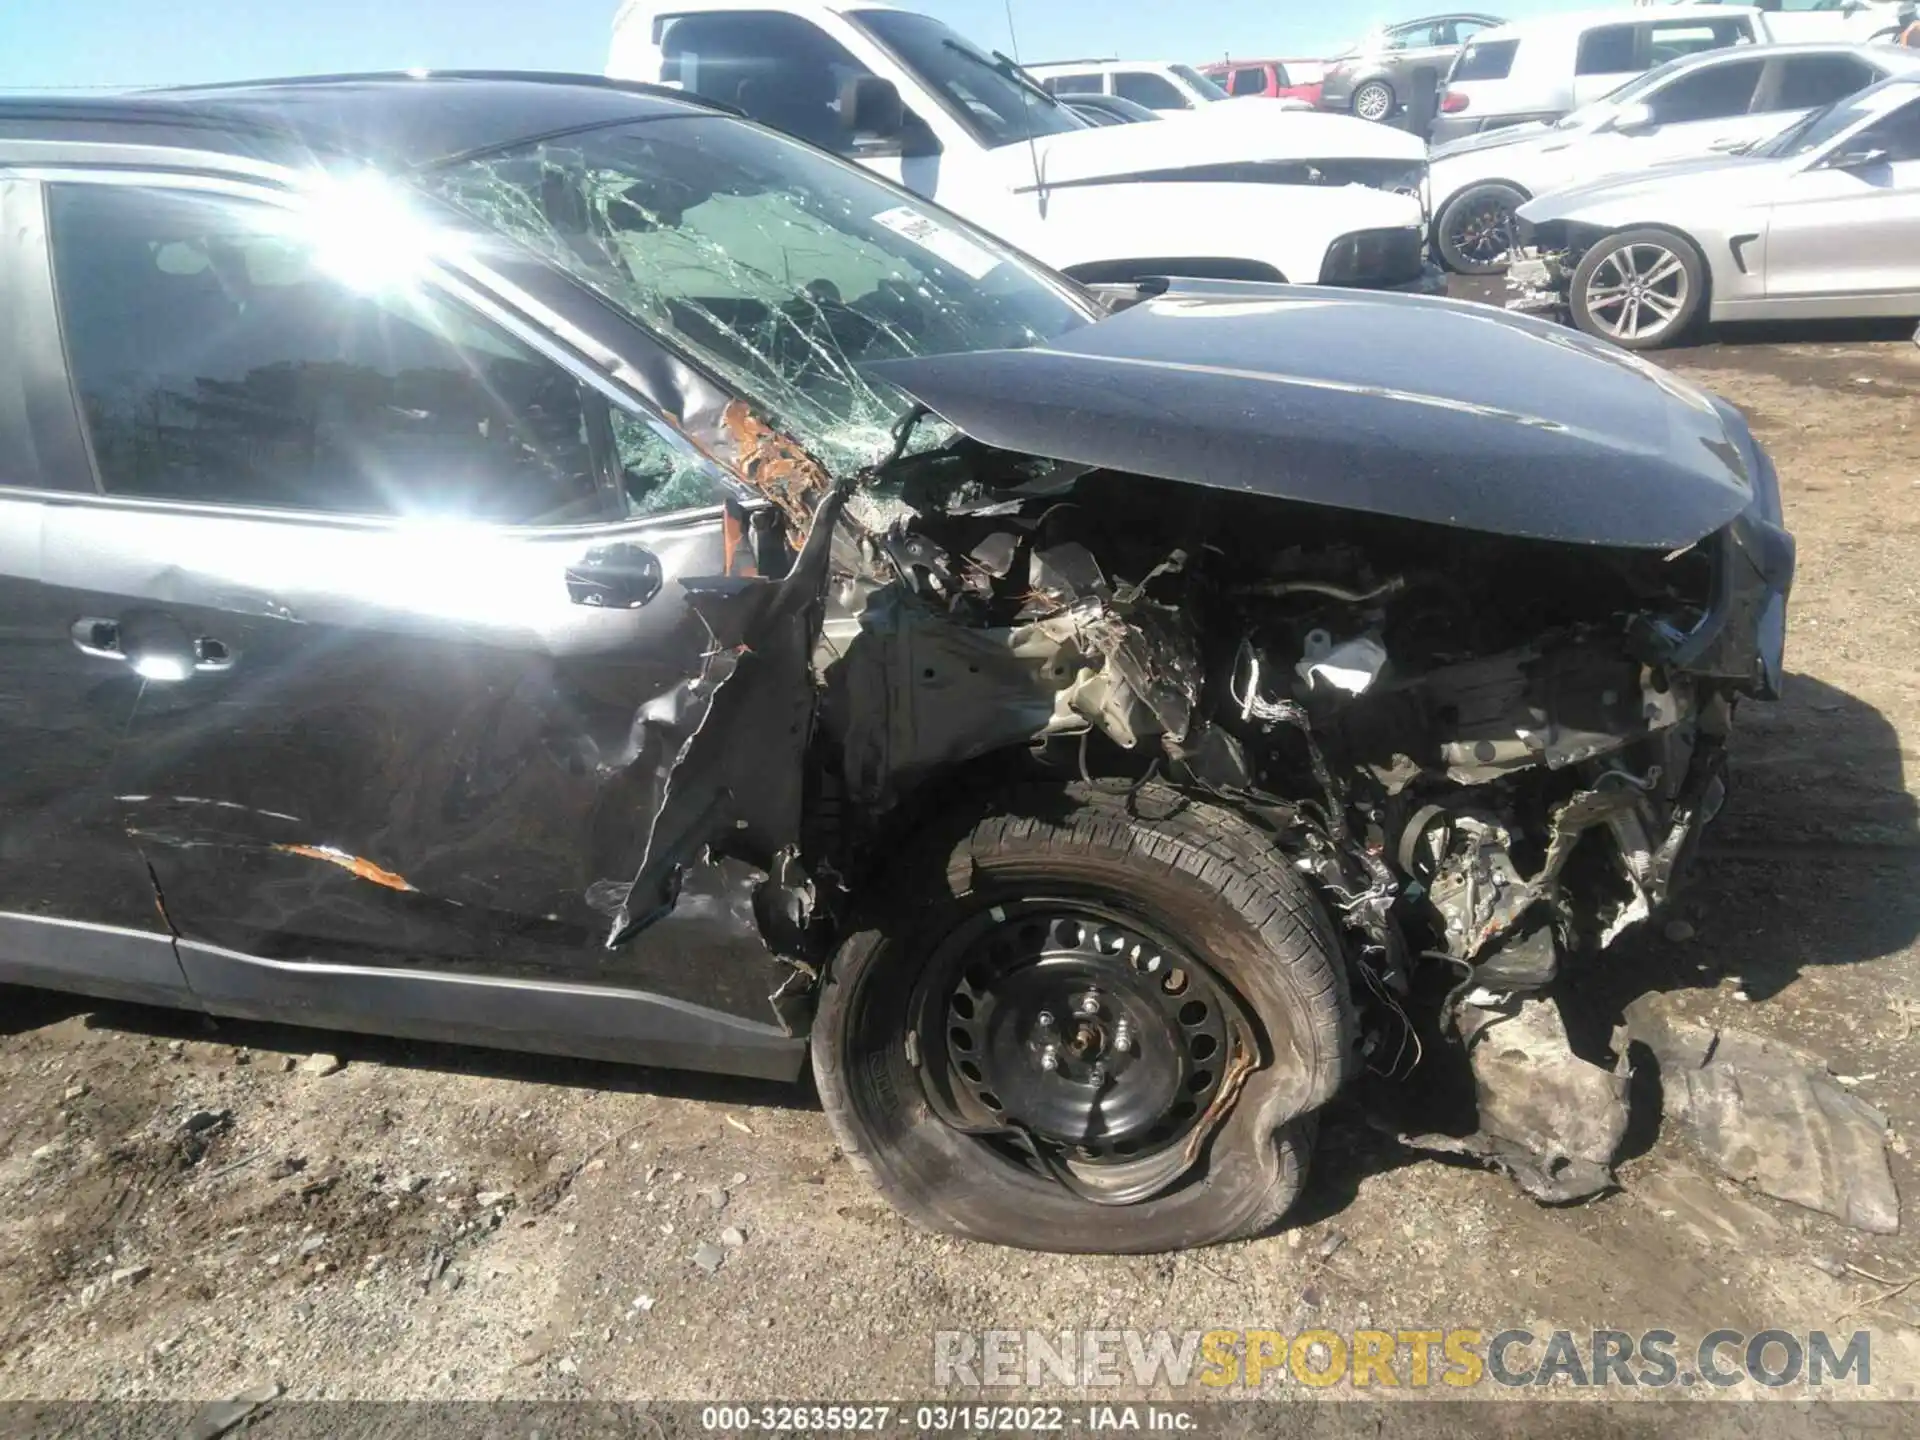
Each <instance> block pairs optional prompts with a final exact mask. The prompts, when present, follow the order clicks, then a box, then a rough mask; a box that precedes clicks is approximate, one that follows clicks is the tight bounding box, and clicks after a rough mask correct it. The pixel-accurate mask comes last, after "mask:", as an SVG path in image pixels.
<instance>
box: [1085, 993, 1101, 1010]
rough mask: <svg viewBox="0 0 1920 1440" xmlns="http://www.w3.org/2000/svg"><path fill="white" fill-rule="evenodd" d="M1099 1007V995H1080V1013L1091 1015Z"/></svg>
mask: <svg viewBox="0 0 1920 1440" xmlns="http://www.w3.org/2000/svg"><path fill="white" fill-rule="evenodd" d="M1099 1009H1100V997H1099V996H1098V995H1092V994H1088V995H1082V996H1081V997H1080V1013H1081V1014H1082V1015H1092V1014H1094V1013H1095V1012H1097V1011H1098V1010H1099Z"/></svg>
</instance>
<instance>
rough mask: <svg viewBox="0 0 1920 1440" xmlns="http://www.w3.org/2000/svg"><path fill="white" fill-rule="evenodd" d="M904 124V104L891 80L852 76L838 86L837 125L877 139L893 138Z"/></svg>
mask: <svg viewBox="0 0 1920 1440" xmlns="http://www.w3.org/2000/svg"><path fill="white" fill-rule="evenodd" d="M906 125H907V107H906V104H905V102H903V101H902V100H901V99H900V92H899V91H898V90H896V89H895V88H894V84H893V82H892V81H891V80H883V79H881V78H880V77H879V76H878V75H855V76H853V77H852V78H851V79H849V80H847V81H846V82H845V83H844V84H842V85H841V87H840V128H841V129H843V130H845V131H847V132H848V133H850V134H853V135H869V136H872V137H873V138H875V139H878V140H892V139H896V138H897V137H898V136H899V134H900V132H901V131H902V130H904V129H905V128H906Z"/></svg>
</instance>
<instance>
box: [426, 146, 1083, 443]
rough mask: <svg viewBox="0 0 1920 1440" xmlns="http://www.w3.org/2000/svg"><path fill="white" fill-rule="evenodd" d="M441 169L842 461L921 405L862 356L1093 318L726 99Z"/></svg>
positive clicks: (985, 342)
mask: <svg viewBox="0 0 1920 1440" xmlns="http://www.w3.org/2000/svg"><path fill="white" fill-rule="evenodd" d="M429 183H431V184H433V185H434V186H435V188H436V189H437V190H438V192H439V193H441V194H442V195H443V196H444V197H445V198H447V199H449V200H450V201H452V202H453V203H454V204H456V205H458V206H460V207H461V208H462V209H464V210H466V211H467V212H468V213H469V214H471V215H473V216H474V217H476V218H477V219H479V220H480V221H482V222H483V223H485V224H486V225H488V226H490V227H491V228H493V229H495V230H498V231H501V232H503V233H505V234H507V235H509V236H511V237H513V238H514V239H515V240H517V241H519V242H521V243H522V244H524V245H526V246H528V247H529V248H531V249H532V250H534V251H536V252H537V253H539V254H540V255H541V256H543V257H544V258H546V259H548V260H550V261H552V262H553V263H554V264H556V265H558V266H560V267H561V268H562V269H564V270H566V271H567V272H569V273H570V274H572V275H573V276H574V277H575V278H577V279H578V280H580V281H581V282H583V283H584V284H586V285H588V286H590V287H591V288H593V289H594V290H596V291H598V292H599V293H600V294H601V295H603V296H604V297H606V298H607V299H608V300H610V301H611V302H613V304H615V305H616V306H618V307H619V308H621V309H622V310H625V311H627V312H628V313H630V314H632V315H633V316H635V317H636V318H637V319H639V320H640V321H642V322H643V323H645V324H646V325H648V326H650V327H651V328H653V329H655V330H657V331H659V332H661V333H662V334H663V335H665V336H666V337H667V338H668V339H669V340H671V341H672V342H674V343H676V344H677V345H678V346H679V347H680V348H681V349H683V350H684V351H686V352H688V353H689V354H690V355H692V356H693V358H695V359H696V360H698V361H700V362H702V363H703V364H704V365H705V366H706V367H707V368H709V369H711V370H712V371H713V372H714V373H715V374H717V375H718V376H720V377H721V378H723V379H724V380H726V381H728V382H730V383H731V384H732V385H734V386H735V387H737V388H738V389H739V390H740V391H741V392H742V393H743V394H744V395H746V396H747V397H748V398H749V399H751V400H753V401H754V402H755V403H756V404H757V405H758V406H759V408H760V409H761V410H762V411H763V412H764V413H765V414H766V415H768V416H769V417H770V418H771V419H773V420H774V421H775V422H776V423H778V424H779V425H781V426H782V427H783V428H784V429H786V430H787V431H788V432H790V433H791V434H792V435H794V436H795V437H796V438H798V439H799V440H800V441H801V442H802V443H804V444H805V445H806V446H807V447H808V448H809V449H810V450H812V451H813V453H814V454H815V455H816V456H818V457H819V458H820V459H821V460H822V461H823V462H824V463H825V464H827V465H828V466H829V467H830V468H832V469H834V470H852V469H857V468H859V467H860V466H863V465H868V464H872V463H873V462H874V461H876V460H878V459H880V458H882V457H884V455H885V454H886V453H887V451H888V449H889V448H890V447H891V445H892V443H893V442H892V432H893V429H894V427H895V425H896V424H897V423H898V422H899V420H900V418H901V417H902V416H903V415H905V414H906V412H907V411H908V410H909V409H910V408H911V402H910V401H909V400H908V399H907V398H906V397H905V396H904V395H902V394H901V393H900V392H899V391H898V390H896V389H894V388H893V387H892V386H890V385H887V384H886V383H884V382H882V381H880V380H877V379H873V378H869V377H868V376H866V375H865V374H863V373H862V371H861V367H862V366H863V365H865V364H867V363H869V362H872V361H878V360H886V359H893V358H897V357H901V356H909V355H931V354H940V353H945V352H953V351H971V350H996V349H1017V348H1020V347H1023V346H1028V345H1033V344H1036V343H1038V342H1041V341H1045V340H1049V339H1052V338H1053V337H1055V336H1058V335H1060V334H1062V333H1064V332H1066V331H1068V330H1071V329H1074V328H1076V327H1078V326H1080V325H1083V324H1085V323H1087V322H1088V321H1089V320H1090V319H1091V318H1092V317H1093V312H1092V310H1091V309H1090V308H1089V307H1088V306H1087V305H1086V303H1085V302H1084V301H1083V299H1082V298H1081V297H1080V296H1078V295H1077V294H1076V293H1075V292H1074V291H1072V290H1071V289H1069V288H1068V287H1066V286H1065V285H1063V284H1061V283H1060V282H1058V281H1057V280H1055V279H1054V278H1053V277H1051V276H1049V275H1048V274H1047V273H1046V272H1044V271H1041V270H1038V269H1036V268H1034V267H1033V266H1032V265H1030V264H1029V263H1027V262H1025V261H1023V260H1021V259H1020V258H1018V257H1017V256H1015V255H1014V254H1012V253H1011V252H1010V251H1008V250H1007V249H1005V248H1004V247H1003V246H1001V245H1000V244H999V243H998V242H997V241H995V240H993V239H992V238H991V237H989V236H987V235H984V234H982V233H981V232H979V231H977V230H974V229H972V228H970V227H969V226H967V225H966V224H965V223H964V222H963V221H960V220H957V219H955V218H954V217H953V216H950V215H946V214H944V213H942V212H939V211H936V210H934V209H932V208H931V207H929V206H926V205H923V204H920V203H919V202H917V201H915V200H914V199H913V198H912V197H910V196H908V195H906V194H904V193H903V192H900V191H897V190H894V189H892V188H890V187H888V186H885V185H883V184H881V183H880V182H879V181H877V180H875V179H873V178H872V177H870V176H868V175H867V174H866V173H865V172H864V171H862V170H859V169H857V168H856V167H854V166H851V165H848V164H845V163H843V162H841V161H838V160H835V159H833V158H832V157H830V156H827V155H823V154H822V153H820V152H819V151H817V150H814V149H812V148H810V147H808V146H805V145H801V144H798V143H796V142H794V141H791V140H788V139H787V138H785V137H784V136H778V135H775V134H772V133H770V132H768V131H766V130H763V129H761V128H759V127H757V126H752V125H748V124H745V123H742V122H740V121H737V120H733V119H731V118H727V117H723V116H718V115H713V116H695V115H688V116H670V117H664V118H661V119H655V120H646V121H636V122H631V123H628V124H624V125H619V126H615V127H611V128H607V129H601V130H593V131H588V132H586V133H583V134H573V135H568V136H564V137H559V138H555V139H549V140H542V141H536V142H532V143H530V144H527V145H525V146H523V147H519V148H516V149H513V150H510V151H504V152H498V153H495V154H492V155H488V156H484V157H481V158H478V159H470V160H462V161H459V162H456V163H454V164H453V165H450V166H448V167H446V168H445V169H443V170H441V171H439V172H437V173H436V174H435V175H434V176H432V177H430V182H429Z"/></svg>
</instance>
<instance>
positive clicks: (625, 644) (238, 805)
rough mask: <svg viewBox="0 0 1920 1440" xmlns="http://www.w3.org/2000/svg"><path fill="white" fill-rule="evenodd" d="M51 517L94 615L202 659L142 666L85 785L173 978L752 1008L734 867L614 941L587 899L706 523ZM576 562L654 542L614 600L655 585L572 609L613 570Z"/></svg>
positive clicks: (646, 764)
mask: <svg viewBox="0 0 1920 1440" xmlns="http://www.w3.org/2000/svg"><path fill="white" fill-rule="evenodd" d="M56 520H57V522H58V523H59V524H61V526H62V527H63V529H64V531H65V533H63V534H61V535H60V536H58V537H57V543H56V544H55V545H54V546H52V547H51V548H53V549H54V550H55V552H56V553H58V554H60V555H62V556H63V557H66V560H67V563H69V564H70V565H71V566H72V567H73V569H74V570H75V571H76V572H78V571H80V570H81V569H84V570H85V571H86V572H87V573H88V574H89V575H91V576H93V577H95V578H94V580H93V581H92V583H91V584H87V583H86V582H83V581H82V580H81V579H80V577H79V575H78V573H76V574H75V575H73V576H72V577H70V580H69V588H70V589H71V590H73V591H74V592H76V593H77V594H79V595H80V597H81V603H82V604H83V605H84V606H85V607H86V608H87V609H88V610H89V611H90V612H92V613H96V614H99V615H101V616H103V617H116V616H117V617H123V618H124V617H128V616H135V615H147V616H154V617H158V619H159V623H164V624H165V625H168V626H171V627H173V628H174V629H175V630H176V631H177V632H178V633H179V634H181V635H184V636H185V637H186V640H187V643H189V644H190V645H192V646H193V647H195V650H196V652H197V654H198V655H199V656H201V657H202V658H200V659H199V660H198V661H197V663H195V664H193V665H192V667H191V668H190V669H189V670H188V671H187V673H185V674H184V675H182V676H180V677H179V678H177V679H176V678H163V679H160V680H150V681H148V683H147V684H146V685H145V687H144V690H143V692H142V694H141V696H140V699H139V703H138V705H137V707H136V708H135V710H134V713H133V716H132V719H131V722H130V724H129V726H128V730H127V735H126V740H125V743H123V744H122V746H121V747H120V748H119V751H118V757H117V759H116V761H115V764H114V767H113V774H112V777H111V784H110V789H111V792H112V796H113V799H114V802H115V804H116V805H117V807H118V811H119V816H118V818H119V820H120V822H121V823H122V824H124V825H125V827H126V828H127V829H128V830H129V831H130V832H131V833H132V835H133V837H134V839H135V841H136V842H137V844H138V845H139V847H140V849H141V852H142V853H143V854H144V855H145V857H146V859H147V861H148V863H149V864H150V865H151V867H152V869H153V873H154V875H155V877H156V878H157V880H158V882H159V887H160V892H161V894H162V895H163V896H164V898H165V904H166V908H167V914H168V916H169V918H170V919H171V921H172V924H173V926H174V928H175V929H176V931H177V932H178V934H179V935H180V936H181V938H182V939H183V940H184V941H186V942H189V944H188V945H187V946H186V947H185V949H184V951H183V954H184V956H185V958H186V960H187V962H188V966H189V970H190V972H191V973H193V974H194V975H195V980H196V985H201V986H203V985H205V984H206V983H207V980H206V977H207V976H208V974H209V973H210V972H209V968H208V966H207V965H206V964H205V963H201V964H199V965H196V963H195V957H196V949H197V947H199V946H211V947H216V948H218V949H220V950H225V951H231V952H235V953H236V954H237V955H239V956H244V957H250V958H252V959H254V960H259V961H265V962H275V963H279V964H288V963H291V964H296V965H302V964H312V963H317V964H334V965H342V964H344V965H358V966H381V967H402V968H426V969H447V970H457V971H465V972H475V973H484V974H495V975H502V976H518V977H524V978H534V979H540V978H545V979H566V980H575V981H591V982H595V983H607V984H617V985H622V986H634V987H638V988H646V989H657V990H661V991H663V992H664V993H667V994H671V995H676V996H678V997H679V998H681V999H685V1000H689V1001H692V1002H694V1003H699V1004H706V1005H715V1006H718V1007H720V1008H729V1009H733V1010H735V1012H736V1013H741V1014H747V1015H751V1016H753V1017H755V1018H759V1019H763V1020H764V1019H767V1018H770V1017H769V1012H768V1010H767V1007H766V1000H765V996H766V993H767V991H768V989H769V988H771V981H770V979H769V976H770V975H771V973H772V967H771V965H770V963H768V962H767V961H766V956H765V950H764V947H763V946H761V944H760V942H759V939H758V935H757V932H756V931H755V929H754V927H753V922H752V916H751V911H750V908H749V896H750V891H749V885H748V876H747V874H746V872H745V871H744V870H742V871H740V872H738V873H737V874H735V876H734V880H735V883H733V884H731V885H729V884H728V883H727V874H726V872H724V871H719V870H714V871H705V872H702V874H701V875H699V876H696V877H694V881H693V885H692V887H691V888H692V890H693V897H692V901H691V903H687V904H683V905H682V906H680V907H677V909H676V912H675V913H674V914H673V915H671V916H669V917H668V918H667V920H666V921H665V922H663V923H662V924H660V925H657V926H655V927H653V928H652V929H650V930H643V931H641V932H640V933H639V934H638V935H636V936H635V937H634V939H633V941H632V943H630V944H628V945H626V946H624V947H622V948H621V949H620V950H618V951H609V950H607V948H606V946H605V941H606V939H607V937H608V935H609V933H610V928H611V921H610V919H609V917H608V916H607V915H605V914H602V913H601V912H599V911H597V910H595V909H594V908H593V907H592V906H591V905H590V904H589V903H588V896H589V892H590V891H591V890H592V889H593V887H594V886H595V884H596V882H618V881H624V880H628V879H631V877H632V876H633V874H634V873H635V871H636V870H637V868H638V866H639V864H640V860H641V857H642V854H643V852H644V849H645V846H646V842H647V838H648V830H649V827H650V825H651V822H652V819H653V816H654V814H655V812H656V810H657V809H658V807H659V805H660V803H661V799H662V794H661V791H662V780H663V776H664V773H665V771H666V768H667V767H668V765H669V764H670V761H671V758H672V754H673V752H674V751H675V750H676V748H677V747H678V745H679V744H681V743H683V742H684V738H685V737H684V735H683V734H681V733H680V730H679V728H678V727H679V726H680V725H683V724H684V723H685V721H686V714H685V712H686V706H685V697H684V693H683V686H684V685H685V683H686V682H687V681H689V680H691V679H694V678H696V677H698V676H699V675H700V674H701V673H702V672H703V670H704V669H705V668H706V666H707V664H708V651H709V640H708V632H707V630H706V628H705V627H704V625H703V624H702V623H701V622H700V620H699V619H698V618H697V617H696V616H694V615H693V614H692V613H691V612H690V611H689V610H688V608H687V604H686V599H685V595H684V592H683V590H682V586H681V584H680V581H681V580H682V579H684V578H686V577H689V576H698V575H712V574H718V573H720V572H721V571H722V570H723V568H724V560H723V556H722V553H721V552H722V538H721V525H720V522H719V520H718V518H717V517H712V516H711V514H709V515H707V516H700V517H696V518H692V519H688V520H680V521H660V522H654V523H646V524H630V525H623V526H614V527H607V528H604V529H594V530H591V531H587V532H582V531H580V530H574V531H571V532H563V531H556V532H551V533H544V534H542V533H512V532H497V531H494V532H489V531H485V530H482V531H478V532H473V533H466V534H459V533H455V534H435V533H431V532H427V533H418V532H409V531H408V530H407V529H406V528H404V527H375V526H359V525H353V524H341V523H338V522H329V521H324V520H312V519H294V518H291V517H288V518H281V517H250V516H239V515H219V516H216V515H208V514H188V513H180V512H162V513H156V512H154V511H152V510H125V511H114V510H111V509H87V510H79V509H75V510H70V511H65V512H62V513H61V514H60V515H59V516H57V517H56ZM596 552H597V553H598V554H601V555H605V554H607V553H608V552H613V553H615V554H616V555H624V556H626V557H628V558H629V559H632V558H634V557H642V556H644V557H650V558H651V563H652V565H654V566H656V567H657V571H656V572H655V573H654V575H653V576H652V577H651V578H650V577H649V576H648V575H647V574H646V573H645V571H646V566H647V564H648V561H647V560H645V559H641V560H639V562H638V567H639V569H640V572H641V573H640V578H639V580H638V582H637V583H638V585H639V589H638V590H631V591H629V592H628V598H629V599H632V598H636V597H637V596H639V595H641V594H644V593H645V592H646V591H647V590H648V589H651V590H652V591H653V593H652V594H651V596H650V597H649V598H647V599H646V600H645V601H644V603H641V604H639V605H638V606H637V607H635V608H615V607H613V606H611V605H605V604H600V605H596V604H591V603H579V597H580V596H581V595H582V594H591V593H592V592H591V589H583V588H582V587H583V584H585V585H588V586H590V585H592V584H596V583H608V582H605V581H595V580H592V579H591V577H592V576H593V575H594V574H595V571H596V568H599V569H604V568H605V567H594V566H591V565H589V564H588V563H587V561H588V557H589V556H590V555H594V554H595V553H596ZM630 568H631V567H630ZM583 576H586V577H589V579H587V580H586V581H583V580H582V578H581V577H583ZM570 582H571V584H570ZM122 643H124V644H127V645H135V644H138V643H141V642H140V641H139V640H138V639H137V638H136V639H127V640H124V641H123V642H122ZM693 955H698V956H699V957H700V958H699V961H698V963H694V962H693V960H692V959H691V956H693ZM228 968H229V969H230V968H231V967H228ZM730 990H731V992H732V993H729V991H730Z"/></svg>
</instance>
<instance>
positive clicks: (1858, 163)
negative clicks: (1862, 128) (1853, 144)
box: [1820, 145, 1890, 170]
mask: <svg viewBox="0 0 1920 1440" xmlns="http://www.w3.org/2000/svg"><path fill="white" fill-rule="evenodd" d="M1889 158H1890V157H1889V156H1888V154H1887V152H1886V151H1885V150H1882V149H1881V148H1879V147H1878V146H1867V145H1863V146H1861V147H1860V148H1859V149H1857V150H1836V151H1834V152H1833V154H1831V155H1829V156H1827V158H1826V159H1825V160H1822V161H1821V162H1820V168H1821V169H1822V170H1871V169H1873V167H1874V166H1876V165H1884V164H1886V163H1887V160H1888V159H1889Z"/></svg>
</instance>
